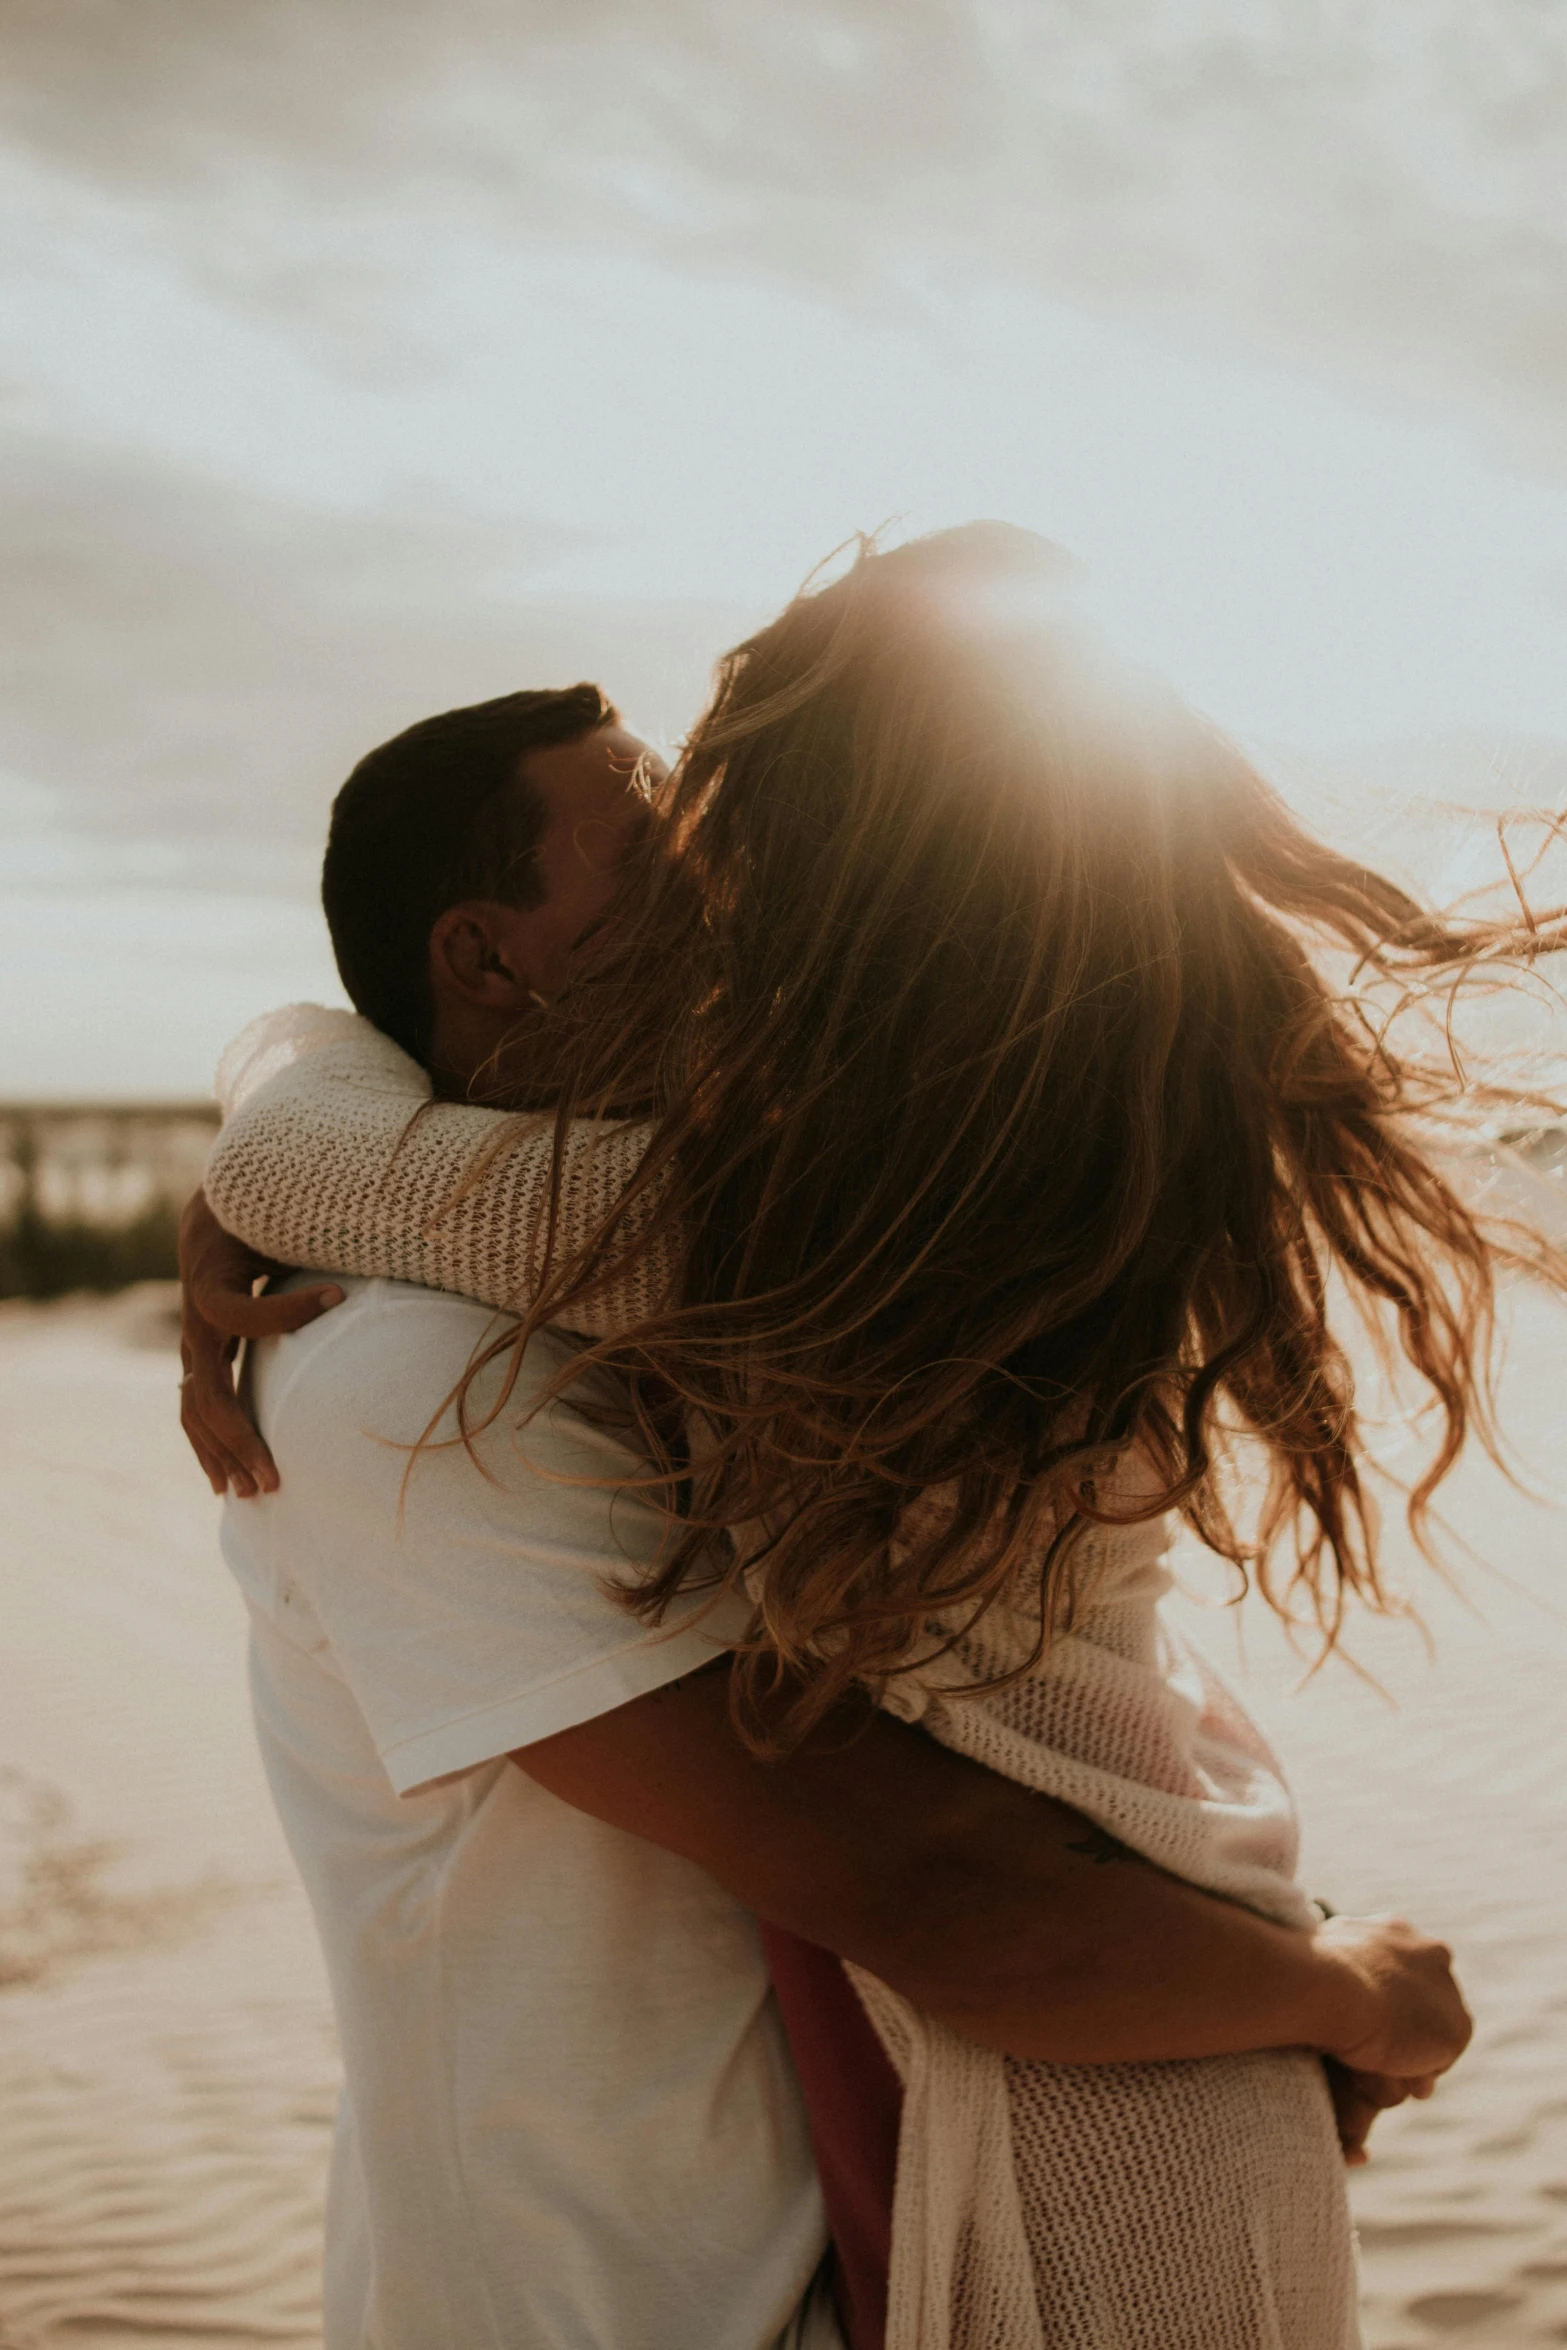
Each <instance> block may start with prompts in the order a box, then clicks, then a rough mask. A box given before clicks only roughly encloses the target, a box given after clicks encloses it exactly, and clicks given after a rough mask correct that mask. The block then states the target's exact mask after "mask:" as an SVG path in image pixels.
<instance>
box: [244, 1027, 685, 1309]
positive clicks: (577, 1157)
mask: <svg viewBox="0 0 1567 2350" xmlns="http://www.w3.org/2000/svg"><path fill="white" fill-rule="evenodd" d="M216 1090H217V1095H218V1102H219V1106H220V1108H221V1109H222V1111H223V1120H224V1122H223V1129H222V1132H221V1133H220V1135H219V1137H218V1140H217V1143H216V1145H215V1146H214V1149H213V1152H212V1156H211V1158H210V1159H209V1161H208V1164H207V1172H206V1177H205V1187H206V1192H207V1197H208V1199H209V1200H210V1202H211V1204H212V1208H213V1212H214V1213H215V1215H216V1216H217V1218H218V1220H219V1222H220V1223H221V1224H223V1225H224V1226H225V1227H226V1228H227V1230H228V1231H230V1232H233V1233H235V1234H236V1235H237V1236H238V1237H239V1239H241V1240H243V1241H246V1242H247V1243H248V1244H249V1245H250V1246H251V1247H252V1248H255V1249H259V1250H260V1252H261V1253H262V1255H264V1256H269V1257H275V1258H276V1259H277V1260H278V1262H279V1263H280V1264H285V1265H299V1266H302V1267H305V1268H307V1269H309V1270H311V1271H320V1272H330V1273H360V1274H371V1275H381V1276H383V1277H385V1278H388V1279H391V1280H394V1281H417V1282H422V1283H424V1284H425V1285H427V1286H428V1287H430V1288H433V1289H446V1290H455V1291H457V1292H459V1293H460V1294H461V1295H463V1296H466V1297H472V1298H477V1299H478V1300H479V1301H480V1303H481V1304H484V1305H490V1306H497V1307H501V1308H504V1309H509V1310H511V1311H514V1312H517V1311H525V1310H526V1308H527V1307H528V1306H529V1305H530V1304H531V1302H532V1300H533V1298H534V1297H535V1296H536V1295H537V1293H538V1289H539V1285H540V1282H541V1279H542V1277H543V1273H544V1270H545V1257H544V1243H545V1219H546V1216H547V1213H548V1206H549V1189H550V1166H551V1159H552V1154H553V1150H554V1135H555V1121H554V1119H553V1117H552V1116H550V1115H542V1116H541V1115H529V1116H520V1117H513V1116H508V1115H506V1114H505V1113H503V1112H501V1111H496V1110H482V1109H472V1108H469V1107H467V1106H466V1105H464V1104H462V1103H458V1102H437V1101H435V1100H434V1098H433V1096H432V1091H431V1086H430V1080H429V1078H428V1076H427V1075H426V1073H425V1071H424V1070H423V1069H422V1068H421V1067H420V1066H419V1064H418V1063H417V1062H416V1061H413V1060H410V1058H409V1057H408V1055H407V1054H406V1053H405V1052H403V1051H402V1050H401V1049H400V1048H399V1047H398V1046H397V1045H395V1044H393V1043H392V1041H391V1039H390V1038H389V1037H386V1036H383V1035H382V1034H381V1033H380V1031H379V1029H376V1028H372V1027H371V1025H370V1023H369V1021H367V1020H362V1019H360V1018H358V1016H357V1015H356V1014H354V1013H351V1012H332V1011H326V1010H324V1009H323V1008H322V1007H321V1006H319V1005H316V1004H291V1005H289V1006H287V1007H286V1009H285V1010H283V1011H281V1012H270V1013H267V1014H266V1015H265V1016H264V1017H263V1018H262V1019H260V1020H257V1021H253V1022H252V1023H251V1025H250V1027H248V1028H247V1029H245V1030H244V1032H243V1033H242V1034H241V1035H240V1036H238V1037H237V1038H236V1039H235V1040H234V1042H233V1044H231V1045H230V1046H229V1048H228V1050H227V1052H226V1053H225V1054H224V1056H223V1059H222V1061H221V1062H220V1063H219V1065H218V1075H217V1088H216ZM649 1132H650V1130H649V1128H648V1127H647V1126H646V1125H645V1124H640V1123H635V1122H630V1121H624V1120H611V1119H606V1120H602V1121H599V1122H596V1123H592V1122H588V1121H585V1120H584V1121H580V1122H579V1123H577V1124H576V1125H574V1126H573V1128H572V1129H571V1133H570V1137H569V1140H568V1143H567V1146H566V1151H565V1154H564V1160H563V1164H562V1169H561V1194H560V1213H559V1218H558V1225H557V1243H556V1247H557V1254H558V1255H559V1256H566V1255H569V1254H570V1253H571V1251H572V1250H573V1249H574V1248H576V1247H578V1246H580V1245H581V1244H582V1243H583V1242H584V1241H586V1240H587V1239H589V1238H590V1237H591V1235H592V1234H593V1233H594V1232H595V1231H596V1230H597V1228H598V1226H599V1225H600V1223H601V1222H602V1221H603V1219H604V1217H605V1216H606V1215H607V1214H608V1213H609V1211H610V1209H611V1208H612V1207H613V1206H614V1204H615V1202H616V1201H617V1200H618V1199H619V1198H620V1196H621V1194H622V1193H623V1192H624V1190H625V1188H626V1186H627V1184H628V1183H629V1182H630V1180H631V1178H632V1176H633V1175H634V1174H635V1173H636V1170H637V1168H638V1166H639V1165H640V1163H641V1160H642V1157H643V1154H644V1152H645V1151H646V1149H647V1145H648V1139H649ZM655 1206H656V1201H655V1200H654V1199H653V1198H652V1197H651V1196H650V1197H649V1199H648V1200H647V1201H646V1202H645V1203H639V1206H638V1208H637V1209H634V1210H633V1211H632V1213H631V1214H630V1215H628V1218H627V1221H626V1223H625V1225H624V1226H623V1227H622V1228H621V1231H620V1233H619V1234H618V1235H617V1241H616V1253H617V1254H618V1253H620V1251H621V1250H622V1249H629V1248H630V1247H631V1246H632V1244H633V1243H634V1242H635V1240H636V1238H637V1236H638V1233H639V1231H641V1230H645V1229H646V1225H647V1223H648V1221H649V1219H650V1217H651V1216H652V1214H653V1212H654V1209H655ZM674 1254H675V1251H674V1247H673V1244H672V1242H671V1243H666V1244H664V1245H663V1246H660V1247H655V1249H654V1250H653V1252H652V1253H651V1255H650V1257H649V1259H648V1260H647V1261H646V1262H645V1263H643V1264H641V1265H639V1266H637V1267H636V1268H635V1269H634V1270H633V1271H632V1272H631V1273H630V1274H614V1273H612V1274H611V1276H610V1277H609V1278H608V1279H606V1280H605V1281H604V1282H603V1283H602V1284H601V1285H600V1286H599V1287H598V1288H596V1289H595V1290H593V1291H592V1292H591V1293H589V1294H588V1295H587V1296H585V1297H584V1298H582V1299H580V1300H578V1301H575V1302H574V1303H573V1306H572V1309H571V1323H572V1327H573V1328H574V1329H577V1330H580V1331H582V1332H583V1333H585V1334H586V1335H587V1336H589V1337H610V1336H613V1335H614V1334H615V1333H616V1332H618V1331H622V1330H625V1329H627V1328H629V1327H630V1326H632V1325H633V1324H634V1323H636V1322H638V1321H640V1320H641V1319H642V1318H643V1317H644V1316H645V1315H646V1314H648V1313H650V1312H652V1311H653V1310H654V1309H655V1308H656V1306H657V1305H658V1303H659V1302H660V1301H661V1300H662V1298H663V1297H664V1296H666V1295H667V1294H668V1291H669V1288H670V1284H671V1281H672V1278H673V1270H674Z"/></svg>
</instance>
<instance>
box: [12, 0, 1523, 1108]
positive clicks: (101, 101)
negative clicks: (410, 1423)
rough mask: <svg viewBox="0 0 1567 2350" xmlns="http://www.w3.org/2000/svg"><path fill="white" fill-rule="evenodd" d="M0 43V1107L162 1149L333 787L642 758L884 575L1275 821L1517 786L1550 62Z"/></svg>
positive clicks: (610, 23)
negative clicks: (1065, 610)
mask: <svg viewBox="0 0 1567 2350" xmlns="http://www.w3.org/2000/svg"><path fill="white" fill-rule="evenodd" d="M0 27H3V32H4V54H5V57H6V62H7V70H6V73H5V75H4V78H3V83H0V156H3V160H0V191H3V195H0V208H3V219H4V228H5V241H4V251H3V256H0V272H3V274H0V321H3V325H0V333H3V336H4V360H3V371H0V397H3V401H4V409H3V413H4V417H5V421H6V425H7V427H8V432H7V436H6V443H5V449H4V452H3V456H0V533H3V543H4V545H5V549H6V553H7V556H8V558H9V560H8V562H7V563H6V565H5V570H4V577H3V584H0V597H3V602H4V611H3V619H4V623H5V625H4V628H3V630H0V640H3V645H4V651H3V656H0V658H3V664H4V693H3V699H0V710H3V734H0V858H3V861H4V869H3V873H0V923H3V929H0V985H3V986H4V989H5V1001H6V1005H7V1009H8V1012H9V1014H10V1017H9V1018H8V1020H7V1022H6V1024H5V1033H4V1037H3V1040H0V1096H3V1095H17V1094H32V1095H38V1094H46V1093H47V1094H54V1095H57V1096H58V1095H62V1094H64V1095H97V1094H111V1093H117V1094H146V1093H150V1094H170V1095H173V1094H190V1093H198V1092H201V1091H203V1090H204V1089H205V1087H206V1084H207V1082H208V1078H209V1074H210V1067H211V1063H212V1060H213V1058H214V1056H215V1053H216V1050H217V1048H218V1046H219V1045H220V1044H221V1043H222V1042H223V1040H224V1038H225V1036H226V1034H227V1033H228V1031H229V1030H230V1029H231V1028H232V1027H233V1026H234V1025H235V1024H237V1022H238V1021H239V1020H241V1019H243V1018H244V1017H246V1016H247V1015H248V1014H249V1013H250V1012H251V1011H254V1010H257V1009H260V1008H263V1007H264V1006H265V1005H266V1004H268V1003H270V1002H273V1001H276V1000H279V999H281V998H283V997H286V996H289V995H293V994H299V993H315V994H322V993H326V992H328V991H329V989H330V988H331V986H332V980H331V972H330V964H329V961H328V959H327V957H326V955H325V951H324V945H323V941H322V938H321V933H320V926H319V920H318V917H317V915H316V913H315V909H314V900H313V888H314V867H315V861H316V856H317V851H318V846H319V839H320V833H321V828H322V824H323V820H324V815H325V810H326V806H327V803H328V801H329V799H330V796H331V793H332V790H333V789H334V788H335V785H336V783H337V782H338V781H339V780H340V779H341V776H342V774H343V772H344V771H345V770H346V768H347V767H348V766H349V765H350V764H351V762H352V760H353V759H354V757H356V756H357V755H358V753H359V752H360V751H361V750H363V749H365V748H366V747H368V745H369V744H371V743H372V742H374V741H376V740H378V739H380V738H381V737H382V736H384V735H385V734H386V733H388V732H390V731H391V730H392V729H393V728H395V727H396V726H398V725H401V724H403V723H406V722H407V721H408V720H410V719H412V718H414V717H416V716H419V715H421V714H422V713H423V712H425V711H427V710H430V709H433V708H438V707H442V706H445V705H446V704H449V703H451V702H453V701H457V700H464V699H472V698H475V697H477V696H479V695H483V694H488V693H496V692H501V691H505V690H506V689H508V688H510V687H512V686H515V685H520V684H539V683H555V682H565V681H567V680H569V679H571V678H574V677H577V676H581V675H589V676H596V677H599V678H600V679H601V680H602V681H603V682H604V684H605V685H606V686H608V687H609V689H610V690H611V692H613V693H614V694H615V695H616V696H617V698H619V699H620V700H621V701H622V703H623V704H624V706H625V707H626V708H627V710H628V712H629V713H630V714H631V715H632V716H633V718H634V719H636V720H637V721H639V722H640V723H642V724H643V725H644V726H646V727H647V728H649V729H650V730H654V731H657V732H659V733H661V734H662V735H663V736H665V737H666V738H674V737H676V736H678V734H679V732H680V730H681V729H682V728H683V726H684V725H685V724H687V723H688V721H689V719H690V718H691V716H692V715H693V714H694V711H695V709H696V707H697V706H698V704H699V701H700V697H701V693H702V688H703V682H704V679H705V676H706V673H707V669H708V666H709V664H710V662H711V660H712V658H713V656H714V655H715V654H716V653H717V652H718V651H719V650H721V649H722V647H723V645H724V644H725V643H726V642H727V641H728V640H729V639H730V638H732V637H733V636H734V635H736V634H738V633H739V632H740V631H741V630H743V629H744V628H745V627H746V626H747V625H749V624H750V623H751V622H752V621H753V620H755V619H756V618H758V617H760V616H761V615H763V614H764V613H766V612H767V611H768V610H769V609H770V608H772V607H773V606H775V605H776V604H778V603H779V602H781V601H782V600H783V598H784V597H785V596H787V595H788V594H789V593H790V592H791V590H792V589H793V588H794V586H795V585H796V584H797V583H798V581H799V579H800V577H801V576H802V575H803V574H804V573H805V571H806V570H808V569H809V567H810V566H811V565H812V563H814V562H815V561H816V560H817V559H818V558H819V557H820V556H822V555H824V554H825V553H826V552H827V551H828V550H829V549H830V548H831V547H833V546H834V545H836V544H837V543H839V542H840V541H841V540H842V539H843V538H844V537H845V536H846V535H847V534H848V533H849V532H851V531H853V530H855V529H857V528H861V527H871V526H874V525H876V524H878V523H880V522H882V521H884V520H886V519H887V518H889V517H896V518H901V520H902V521H903V523H904V525H905V526H907V527H925V526H929V525H932V524H939V523H943V522H948V521H955V520H959V519H963V518H965V517H967V516H970V515H973V514H977V513H988V514H1000V515H1005V516H1008V517H1010V518H1013V519H1016V520H1019V521H1022V522H1026V523H1031V524H1033V525H1035V526H1036V527H1039V528H1042V529H1044V530H1046V531H1048V532H1049V533H1050V534H1051V535H1052V536H1053V537H1055V538H1058V539H1061V540H1063V541H1065V542H1066V543H1067V544H1069V545H1071V546H1073V547H1074V548H1075V549H1076V550H1077V551H1078V552H1079V553H1080V554H1081V555H1082V556H1083V557H1084V558H1085V559H1086V561H1087V563H1088V566H1089V571H1090V577H1091V583H1092V584H1091V593H1092V595H1093V597H1094V599H1095V600H1096V601H1097V602H1098V603H1099V605H1100V607H1101V609H1102V610H1103V611H1104V613H1105V614H1106V616H1107V618H1109V619H1110V620H1111V621H1112V623H1113V624H1114V625H1115V626H1116V627H1117V628H1118V629H1119V630H1120V631H1121V632H1122V633H1123V634H1124V635H1126V636H1127V637H1128V638H1129V639H1131V640H1132V641H1133V642H1134V643H1135V644H1136V645H1137V646H1138V647H1139V648H1140V649H1142V650H1144V651H1148V652H1152V653H1153V654H1154V655H1155V656H1156V657H1157V658H1158V659H1159V660H1160V661H1162V662H1163V663H1164V664H1165V665H1166V666H1167V667H1169V668H1170V669H1172V670H1173V671H1174V673H1175V674H1176V676H1177V678H1178V679H1179V680H1180V682H1181V683H1182V684H1183V685H1185V686H1186V688H1187V690H1188V691H1190V692H1191V693H1193V694H1194V695H1195V696H1196V697H1197V698H1198V699H1199V700H1200V701H1201V702H1203V703H1204V705H1205V706H1207V707H1209V708H1210V709H1212V710H1213V711H1214V712H1215V713H1216V714H1217V715H1218V716H1219V717H1220V718H1222V719H1223V720H1224V721H1225V722H1226V723H1228V724H1230V725H1232V726H1234V727H1236V728H1237V729H1239V730H1240V731H1241V732H1242V733H1243V734H1245V735H1246V736H1247V737H1248V739H1250V740H1252V741H1254V742H1256V743H1258V744H1259V745H1261V746H1263V747H1264V748H1265V749H1266V750H1267V751H1268V752H1269V754H1270V755H1274V756H1276V757H1277V758H1278V759H1279V760H1280V761H1281V763H1282V765H1283V766H1284V768H1285V769H1286V770H1288V771H1289V772H1290V773H1291V774H1293V775H1294V776H1295V777H1296V778H1297V780H1298V778H1299V776H1301V775H1307V776H1318V775H1320V776H1321V777H1323V778H1325V779H1332V778H1338V779H1339V781H1340V784H1342V783H1343V779H1344V778H1350V777H1354V776H1356V775H1358V774H1364V775H1366V776H1367V777H1370V778H1372V779H1374V780H1375V781H1376V782H1378V784H1379V785H1380V786H1382V787H1383V788H1387V787H1388V786H1389V783H1390V781H1391V782H1392V783H1396V784H1397V785H1398V786H1399V787H1400V788H1408V789H1411V790H1422V789H1429V790H1436V791H1441V792H1456V793H1459V794H1460V795H1462V794H1468V795H1470V796H1473V797H1477V798H1486V797H1489V798H1491V799H1495V798H1498V797H1507V796H1522V795H1523V793H1524V792H1526V791H1537V792H1538V791H1544V790H1547V789H1549V790H1551V791H1555V792H1559V791H1561V790H1563V788H1564V787H1567V764H1564V761H1567V749H1564V746H1567V660H1564V659H1563V650H1564V648H1563V637H1564V634H1567V218H1564V209H1567V204H1564V199H1563V196H1562V192H1561V191H1562V190H1563V189H1564V188H1567V151H1564V149H1567V135H1564V128H1563V126H1564V125H1567V19H1564V16H1563V13H1562V12H1561V11H1560V10H1558V9H1555V8H1551V7H1546V6H1541V5H1535V4H1533V0H1488V4H1487V5H1486V6H1485V7H1484V8H1476V7H1475V6H1474V5H1473V0H1427V4H1426V5H1424V6H1422V7H1421V8H1419V9H1414V8H1411V7H1409V6H1408V5H1407V0H1356V4H1355V5H1353V6H1349V5H1334V4H1331V0H1329V4H1325V5H1317V6H1312V7H1305V6H1302V5H1301V4H1300V0H1285V4H1274V5H1268V4H1267V0H1236V4H1234V5H1222V4H1218V0H1214V4H1204V0H1177V4H1171V5H1163V6H1155V5H1151V4H1147V0H1076V4H1074V5H1065V6H1055V5H1052V4H1051V0H994V4H985V5H979V6H975V5H957V4H953V5H942V4H938V0H897V4H893V0H885V4H884V5H882V6H879V7H874V8H873V7H867V6H846V5H839V6H825V7H817V8H790V9H779V8H777V7H774V6H769V7H765V8H764V7H762V6H759V5H756V4H755V0H711V4H698V0H661V4H660V6H658V7H657V8H656V9H654V8H650V7H648V6H647V5H645V0H643V4H641V5H638V6H635V7H633V6H630V5H625V6H615V5H596V4H595V0H559V4H558V5H554V6H529V5H526V4H523V5H519V4H518V0H505V4H503V0H493V4H491V0H441V5H440V6H439V7H436V6H433V5H431V4H430V0H376V5H375V7H374V8H370V7H366V6H362V5H361V6H357V7H351V6H349V5H348V4H347V0H0ZM1335 788H1337V787H1335ZM1344 788H1345V789H1347V791H1348V793H1349V796H1350V798H1351V799H1353V798H1354V796H1355V793H1354V786H1353V784H1349V785H1345V786H1344ZM1326 805H1327V802H1324V806H1326Z"/></svg>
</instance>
